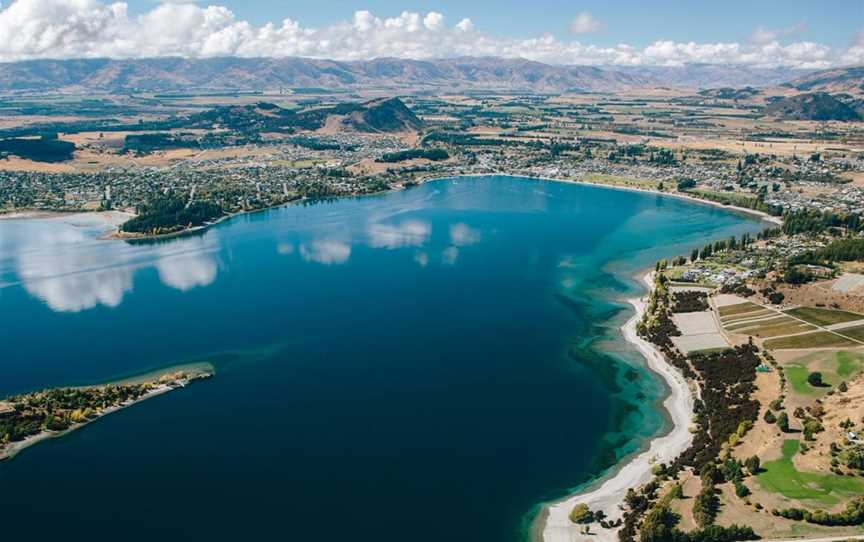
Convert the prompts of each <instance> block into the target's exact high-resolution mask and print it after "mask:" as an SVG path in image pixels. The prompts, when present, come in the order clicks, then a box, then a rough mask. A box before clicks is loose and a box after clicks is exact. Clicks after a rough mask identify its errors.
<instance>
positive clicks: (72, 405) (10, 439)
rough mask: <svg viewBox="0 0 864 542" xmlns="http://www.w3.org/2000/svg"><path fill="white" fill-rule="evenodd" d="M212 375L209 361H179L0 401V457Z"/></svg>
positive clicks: (4, 458) (12, 454) (8, 456)
mask: <svg viewBox="0 0 864 542" xmlns="http://www.w3.org/2000/svg"><path fill="white" fill-rule="evenodd" d="M213 374H214V370H213V366H212V365H210V364H209V363H198V364H190V365H181V366H177V367H172V368H169V369H164V370H160V371H156V372H152V373H147V374H145V375H140V376H137V377H133V378H128V379H124V380H120V381H117V382H111V383H107V384H98V385H93V386H83V387H69V388H50V389H45V390H40V391H35V392H31V393H25V394H21V395H12V396H10V397H7V398H6V399H5V400H4V401H0V461H2V460H6V459H11V458H12V457H14V456H15V455H16V454H18V453H19V452H20V451H21V450H24V449H25V448H28V447H30V446H32V445H34V444H37V443H39V442H42V441H43V440H46V439H49V438H54V437H60V436H63V435H65V434H67V433H69V432H71V431H74V430H76V429H80V428H81V427H84V426H85V425H87V424H88V423H91V422H93V421H96V420H98V419H99V418H101V417H103V416H106V415H108V414H111V413H112V412H116V411H118V410H120V409H122V408H126V407H128V406H131V405H134V404H135V403H139V402H141V401H144V400H146V399H150V398H152V397H156V396H157V395H161V394H163V393H167V392H169V391H173V390H176V389H180V388H184V387H186V386H187V385H189V384H190V383H191V382H194V381H196V380H201V379H205V378H210V377H212V376H213Z"/></svg>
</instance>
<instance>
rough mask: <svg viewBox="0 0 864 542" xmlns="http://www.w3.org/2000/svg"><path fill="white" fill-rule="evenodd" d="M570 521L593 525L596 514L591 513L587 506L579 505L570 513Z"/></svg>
mask: <svg viewBox="0 0 864 542" xmlns="http://www.w3.org/2000/svg"><path fill="white" fill-rule="evenodd" d="M570 521H572V522H573V523H582V524H586V523H591V522H593V521H594V513H593V512H591V509H589V508H588V505H587V504H585V503H579V504H577V505H576V506H574V507H573V510H572V511H571V512H570Z"/></svg>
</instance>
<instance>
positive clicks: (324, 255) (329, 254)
mask: <svg viewBox="0 0 864 542" xmlns="http://www.w3.org/2000/svg"><path fill="white" fill-rule="evenodd" d="M300 255H301V256H302V257H303V259H304V260H306V261H307V262H315V263H320V264H323V265H339V264H343V263H345V262H347V261H348V258H350V257H351V245H349V244H348V243H343V242H342V241H336V240H333V239H316V240H314V241H312V242H310V243H308V244H306V243H303V244H301V245H300Z"/></svg>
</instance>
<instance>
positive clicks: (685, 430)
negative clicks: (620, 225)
mask: <svg viewBox="0 0 864 542" xmlns="http://www.w3.org/2000/svg"><path fill="white" fill-rule="evenodd" d="M643 281H644V282H645V284H646V286H647V287H648V288H649V291H650V289H651V288H652V287H653V285H652V282H651V274H650V273H649V274H647V275H645V276H644V277H643ZM628 301H629V303H630V304H631V305H633V308H634V309H635V310H636V313H635V314H634V315H633V316H632V317H631V318H630V319H629V320H628V321H627V323H626V324H624V326H623V327H622V328H621V330H622V332H623V335H624V339H625V340H626V341H627V342H629V343H631V344H633V345H634V346H635V347H636V348H637V349H638V350H639V352H640V353H641V354H642V355H643V356H644V357H645V361H646V362H647V365H648V367H649V368H650V369H651V370H652V371H654V372H656V373H657V374H659V375H660V376H661V377H662V378H663V380H664V381H665V382H666V384H667V386H668V387H669V389H670V393H669V396H668V397H666V399H665V400H664V401H663V407H664V408H665V409H666V410H667V412H668V413H669V416H670V419H671V420H672V429H671V430H670V431H669V432H668V433H667V434H665V435H662V436H658V437H656V438H654V439H653V440H652V441H651V444H650V446H649V448H648V450H646V451H643V452H642V453H640V454H638V455H636V456H635V457H633V458H632V459H630V460H629V461H628V462H627V463H626V464H624V465H623V466H621V468H620V469H618V470H617V472H615V473H614V475H612V476H611V477H609V478H607V479H605V480H603V481H602V483H600V485H599V487H595V488H594V489H590V490H589V491H587V492H583V493H579V494H576V495H571V496H570V497H568V498H566V499H564V500H562V501H559V502H556V503H554V504H551V505H548V506H547V507H546V510H545V521H544V525H543V529H542V540H543V542H576V541H582V540H585V537H586V536H585V535H584V534H581V533H580V532H579V530H580V528H581V527H582V526H581V525H576V524H574V523H572V522H571V521H570V518H569V515H570V511H571V510H573V507H574V506H576V505H577V504H580V503H584V504H587V505H588V507H589V508H590V509H591V510H595V511H597V510H602V511H604V512H605V513H606V515H607V517H608V519H609V520H611V521H615V520H617V519H618V518H620V517H622V514H623V512H622V510H621V509H620V508H619V504H621V503H622V501H623V499H624V495H625V494H626V493H627V490H628V489H630V488H635V487H638V486H640V485H642V484H644V483H646V482H648V481H650V480H651V478H652V476H653V475H652V473H651V468H652V466H653V465H654V464H655V463H669V462H670V461H672V460H673V459H674V458H676V457H677V456H678V455H680V454H681V453H682V452H684V451H685V450H686V449H687V448H688V447H689V446H690V444H691V443H692V441H693V435H692V434H691V433H690V426H691V425H692V424H693V417H694V413H693V404H694V403H693V394H692V391H691V389H690V386H689V384H688V383H687V381H686V379H685V378H684V376H683V375H682V374H681V373H680V372H679V371H678V370H677V369H675V368H674V367H673V366H672V365H670V364H669V363H667V362H666V361H665V359H664V358H663V355H662V354H661V353H660V351H658V350H657V349H656V348H655V347H654V345H652V344H651V343H649V342H647V341H645V340H643V339H642V338H640V337H639V336H638V335H637V334H636V323H637V322H638V321H639V319H641V318H642V314H643V312H644V311H645V303H644V301H643V300H642V298H632V299H629V300H628ZM618 530H619V529H604V528H602V527H600V526H599V525H597V524H594V525H593V526H592V535H591V539H592V540H597V541H601V542H617V540H618Z"/></svg>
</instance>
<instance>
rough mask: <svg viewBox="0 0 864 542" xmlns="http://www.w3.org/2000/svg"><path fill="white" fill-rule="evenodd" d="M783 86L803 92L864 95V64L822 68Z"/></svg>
mask: <svg viewBox="0 0 864 542" xmlns="http://www.w3.org/2000/svg"><path fill="white" fill-rule="evenodd" d="M783 86H784V87H786V88H791V89H794V90H798V91H801V92H828V93H831V94H837V93H843V94H850V95H853V96H856V95H857V96H860V97H864V66H856V67H851V68H837V69H833V70H822V71H818V72H814V73H811V74H809V75H806V76H804V77H800V78H797V79H793V80H792V81H789V82H788V83H786V84H785V85H783Z"/></svg>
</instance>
